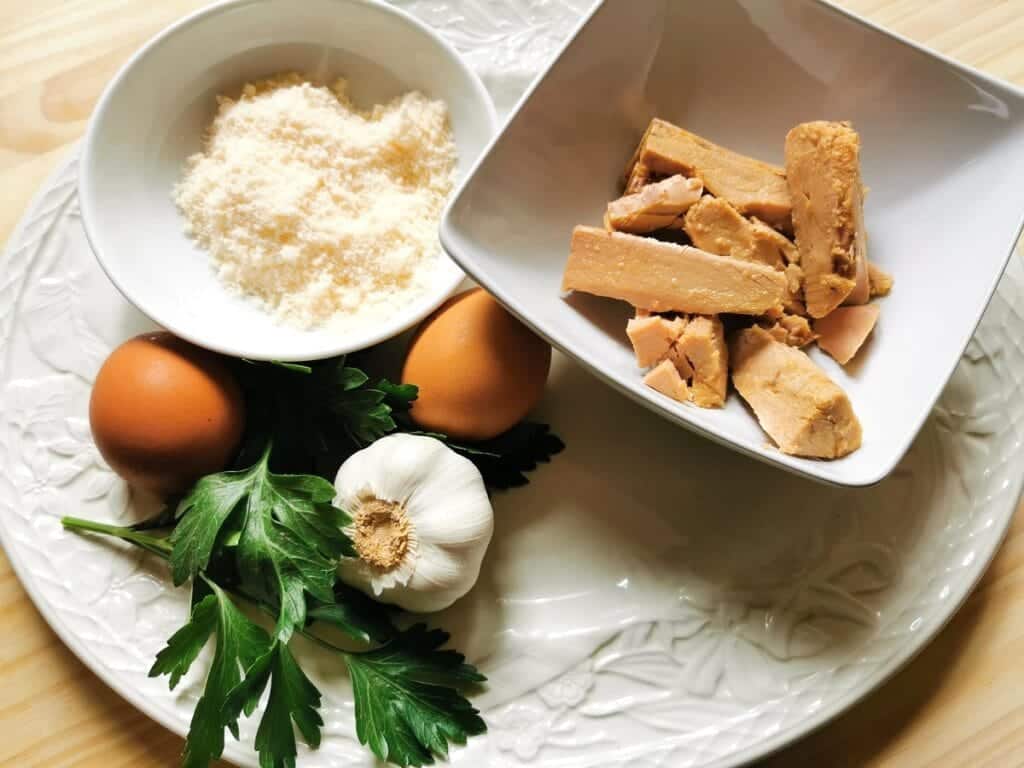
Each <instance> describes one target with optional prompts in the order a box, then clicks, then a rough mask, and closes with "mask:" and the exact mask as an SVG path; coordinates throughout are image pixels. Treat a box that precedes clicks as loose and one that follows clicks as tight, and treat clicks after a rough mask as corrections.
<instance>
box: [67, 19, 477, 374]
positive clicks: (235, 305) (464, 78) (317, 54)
mask: <svg viewBox="0 0 1024 768" xmlns="http://www.w3.org/2000/svg"><path fill="white" fill-rule="evenodd" d="M285 71H297V72H301V73H304V74H306V75H309V76H311V77H313V78H315V79H317V80H323V81H325V82H331V81H332V80H333V79H334V78H336V77H339V76H344V77H346V78H348V80H349V81H350V85H351V88H350V93H351V95H352V97H353V100H354V101H355V102H356V104H357V105H360V106H365V105H370V104H374V103H379V102H384V101H387V100H388V99H390V98H392V97H394V96H397V95H399V94H401V93H403V92H405V91H409V90H413V89H416V90H420V91H423V92H424V93H426V94H427V95H428V96H430V97H433V98H440V99H443V100H444V101H445V102H446V103H447V105H448V109H449V112H450V115H451V123H452V129H453V132H454V134H455V143H456V145H457V148H458V154H459V161H458V177H459V178H460V179H461V178H462V177H463V176H464V175H465V174H466V173H467V172H468V171H469V169H470V168H471V167H472V165H473V164H474V162H475V161H476V158H477V157H478V156H479V154H480V153H481V152H482V151H483V149H484V147H485V146H486V145H487V144H488V142H489V141H490V139H491V137H492V135H493V134H494V132H495V130H496V127H497V117H496V114H495V111H494V106H493V104H492V103H491V100H490V97H489V96H488V94H487V92H486V90H485V89H484V86H483V84H482V83H481V82H480V80H479V78H478V77H477V76H476V75H475V74H474V73H473V72H472V71H471V70H470V69H469V68H468V67H467V66H466V65H465V64H463V62H462V61H461V59H460V58H459V56H458V54H457V53H456V52H455V50H454V49H453V48H452V47H451V46H450V45H448V44H447V43H446V42H444V41H443V40H442V39H441V38H440V37H438V36H437V34H435V33H434V32H432V31H431V30H430V29H428V28H427V27H425V26H423V25H422V24H421V23H420V22H418V21H416V20H415V19H414V18H412V17H411V16H409V15H408V14H406V13H404V12H402V11H400V10H397V9H395V8H392V7H390V6H387V5H384V4H382V3H380V2H376V1H375V0H303V1H302V2H301V3H296V2H294V1H293V0H231V1H230V2H225V3H220V4H217V5H214V6H211V7H209V8H206V9H203V10H201V11H199V12H198V13H195V14H193V15H191V16H188V17H187V18H185V19H183V20H182V21H180V22H178V23H177V24H175V25H173V26H171V27H169V28H168V29H166V30H164V31H163V32H162V33H160V34H159V35H157V36H156V37H155V38H153V39H152V40H151V41H149V42H148V43H147V44H146V45H145V46H143V48H142V49H141V50H140V51H139V52H138V53H136V54H135V55H134V56H133V57H132V58H131V59H130V60H129V61H128V63H127V64H126V65H125V66H124V67H123V68H122V69H121V71H120V72H119V73H118V74H117V76H116V77H115V78H114V79H113V81H112V82H111V83H110V85H109V86H108V87H107V89H106V91H105V92H104V93H103V96H102V97H101V98H100V101H99V104H98V105H97V107H96V110H95V112H94V113H93V116H92V120H91V122H90V124H89V130H88V132H87V134H86V137H85V145H84V149H83V156H82V162H81V171H80V178H79V195H80V198H81V209H82V220H83V222H84V225H85V232H86V235H87V236H88V238H89V242H90V244H91V246H92V249H93V252H94V253H95V254H96V258H97V259H98V260H99V263H100V265H101V266H102V267H103V270H104V271H105V272H106V273H107V275H108V277H109V278H110V280H111V281H112V282H113V283H114V285H115V286H117V288H118V290H120V291H121V293H123V294H124V296H125V298H127V299H128V300H129V301H130V302H131V303H132V304H134V305H135V306H136V307H138V308H139V310H141V311H142V312H143V313H145V314H146V315H148V316H149V317H150V318H151V319H152V320H153V321H154V322H156V323H159V324H160V325H162V326H164V327H165V328H167V329H168V330H170V331H172V332H174V333H176V334H178V335H179V336H182V337H183V338H186V339H188V340H189V341H192V342H194V343H196V344H199V345H201V346H204V347H207V348H209V349H213V350H215V351H217V352H222V353H225V354H229V355H235V356H239V357H247V358H252V359H258V360H292V361H294V360H315V359H320V358H324V357H331V356H334V355H340V354H344V353H346V352H352V351H355V350H358V349H363V348H365V347H368V346H371V345H373V344H376V343H378V342H381V341H383V340H385V339H387V338H390V337H392V336H395V335H397V334H398V333H401V332H402V331H404V330H405V329H407V328H409V327H410V326H412V325H413V324H415V323H417V322H419V321H420V320H422V319H423V318H424V317H426V316H427V315H428V314H429V313H430V312H431V311H433V310H434V309H435V308H437V307H438V306H439V305H440V304H441V303H442V302H443V301H444V299H445V298H446V297H447V296H449V295H450V294H451V293H452V292H453V291H454V289H455V288H456V286H457V285H458V284H459V282H460V281H461V280H462V277H463V273H462V271H461V270H460V269H459V268H458V267H457V266H456V265H455V264H454V263H453V262H451V261H450V260H449V259H448V257H447V256H445V255H444V253H443V252H442V251H441V249H440V246H438V253H439V258H440V262H441V263H440V265H439V267H438V269H437V270H436V271H435V280H434V281H433V283H432V285H431V287H430V289H429V290H428V291H427V292H426V293H424V294H423V295H422V296H420V297H419V298H418V299H417V300H416V301H413V302H410V303H409V304H408V305H407V306H406V307H404V308H403V309H402V310H401V312H400V313H398V314H396V315H395V316H394V317H390V318H388V320H387V321H386V322H383V323H376V324H374V325H372V326H370V327H366V328H359V329H355V330H353V331H346V332H343V333H339V332H337V331H333V332H332V331H331V330H328V329H326V328H324V329H311V330H303V329H299V328H296V327H293V326H290V325H286V324H283V323H280V322H278V321H276V320H275V319H274V318H273V317H272V316H271V314H270V313H268V312H267V311H265V310H264V309H262V308H260V307H259V306H258V305H257V304H256V303H254V302H253V301H250V300H248V299H245V298H242V297H239V296H237V295H234V294H232V293H231V292H230V291H229V290H227V289H226V288H225V287H224V286H223V284H222V283H221V281H220V279H219V278H218V277H217V275H216V274H215V272H214V271H213V269H212V267H211V265H210V261H209V256H208V255H207V254H206V253H205V252H204V251H203V250H202V249H201V248H199V247H198V246H197V245H196V243H194V242H193V241H192V240H191V239H190V238H189V237H188V236H186V235H185V233H184V228H183V224H184V222H183V219H182V217H181V214H180V212H179V211H178V209H177V207H176V206H175V204H174V202H173V200H172V198H171V190H172V187H173V186H174V184H175V183H176V182H177V181H178V180H179V178H180V177H181V173H182V168H183V166H184V163H185V160H186V158H188V157H189V156H190V155H191V154H193V153H195V152H197V151H199V150H200V149H201V143H202V136H203V132H204V130H205V129H206V128H207V126H208V125H209V124H210V122H211V121H212V119H213V116H214V114H215V111H216V96H217V94H220V93H232V92H234V93H237V92H238V90H239V89H240V87H241V86H242V85H243V84H244V83H245V82H247V81H251V80H253V79H257V78H261V77H266V76H269V75H273V74H276V73H278V72H285Z"/></svg>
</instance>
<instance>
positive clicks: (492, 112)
mask: <svg viewBox="0 0 1024 768" xmlns="http://www.w3.org/2000/svg"><path fill="white" fill-rule="evenodd" d="M278 2H282V0H219V2H215V3H213V4H212V5H209V6H206V7H203V8H200V9H198V10H196V11H194V12H192V13H190V14H188V15H186V16H184V17H183V18H181V19H179V20H177V21H176V22H174V23H172V24H170V25H169V26H167V27H165V28H164V29H162V30H161V31H159V32H158V33H157V34H155V35H154V36H153V37H151V38H150V39H149V40H147V41H146V42H145V43H143V44H142V45H141V46H140V47H139V49H138V50H136V51H135V52H134V53H133V54H132V55H131V56H130V57H129V58H128V60H127V61H126V62H125V63H124V64H122V65H121V67H120V68H119V69H118V71H117V73H116V74H115V75H114V76H113V77H112V78H111V79H110V81H109V82H108V83H107V85H106V87H105V88H104V89H103V92H102V94H101V95H100V98H99V100H98V101H97V102H96V106H95V107H94V109H93V111H92V114H91V115H90V117H89V123H88V126H87V128H86V132H85V136H84V138H83V139H82V143H81V147H82V149H81V159H80V162H79V174H78V183H77V185H78V198H79V206H80V210H81V216H82V228H83V230H84V231H85V236H86V240H87V241H88V243H89V248H90V250H91V251H92V253H93V255H94V256H95V257H96V261H97V262H98V263H99V265H100V268H101V269H102V270H103V273H104V274H105V275H106V276H107V279H108V280H110V282H111V283H112V284H113V285H114V287H115V288H116V289H117V290H118V292H120V294H121V295H122V296H124V298H125V299H126V300H127V301H128V302H129V303H130V304H131V305H132V306H134V307H135V308H136V309H138V310H139V311H140V312H141V313H142V314H143V315H145V316H146V317H148V318H149V319H150V320H152V321H153V322H155V323H156V324H158V325H160V326H162V327H163V328H165V329H167V330H168V331H170V332H171V333H173V334H175V335H176V336H179V337H181V338H183V339H185V340H186V341H189V342H192V343H193V344H196V345H197V346H200V347H203V348H205V349H209V350H212V351H214V352H218V353H221V354H224V355H229V356H232V357H243V358H247V359H251V360H263V361H265V360H276V361H282V362H298V361H304V360H322V359H325V358H330V357H337V356H339V355H344V354H348V353H350V352H356V351H358V350H362V349H366V348H368V347H372V346H374V345H376V344H380V343H381V342H384V341H386V340H388V339H391V338H394V337H395V336H398V335H399V334H401V333H403V332H404V331H407V330H408V329H409V328H411V327H412V326H414V325H416V324H417V323H419V322H421V321H422V320H423V319H424V318H426V317H427V316H428V315H430V314H431V313H432V312H434V310H436V309H437V308H438V307H439V306H441V304H443V303H444V302H445V301H446V300H447V299H448V298H449V297H450V296H451V295H452V294H453V293H454V292H455V290H456V289H457V288H458V286H459V285H460V284H461V283H462V281H463V280H464V279H465V273H464V272H463V270H462V268H461V266H460V265H459V264H458V262H456V261H454V260H451V261H452V267H453V269H452V275H451V276H450V277H449V278H448V279H441V276H440V275H439V276H438V279H437V281H436V282H437V284H436V285H435V286H432V287H431V288H430V289H429V290H428V291H426V292H424V293H423V294H421V295H420V296H419V297H418V298H417V300H416V301H415V302H412V303H410V304H409V305H408V306H410V307H415V308H416V311H411V312H410V311H406V310H401V311H400V312H399V313H397V314H396V318H397V319H389V320H388V321H387V322H384V323H379V324H375V325H371V326H368V329H372V330H367V331H365V332H359V333H342V334H338V335H337V341H336V342H334V343H332V344H329V345H324V346H323V349H318V350H317V351H316V352H315V353H314V354H312V355H310V354H301V355H297V354H295V353H294V352H289V350H287V349H272V350H269V351H268V350H266V349H263V350H261V349H260V343H259V337H258V335H255V334H254V335H253V337H252V342H251V343H247V344H245V345H232V344H225V343H222V342H220V341H218V340H217V339H216V338H206V337H205V336H204V335H201V334H196V333H192V332H190V331H187V330H185V329H183V328H182V327H181V326H180V325H179V323H177V322H176V321H175V318H174V317H173V316H169V315H168V314H167V313H165V312H163V311H153V309H152V308H151V307H149V306H147V302H146V301H144V300H140V299H139V298H138V297H135V296H133V295H132V294H131V292H130V291H129V290H127V289H126V288H125V286H124V285H123V284H122V282H121V281H120V280H119V279H118V276H117V269H116V267H114V266H113V265H112V263H111V261H110V260H109V259H108V257H107V256H106V255H105V254H104V251H103V248H102V247H101V245H100V239H101V235H100V232H99V228H98V227H97V225H96V221H95V218H94V216H95V213H94V211H95V206H96V205H97V204H98V203H97V201H96V200H95V199H94V197H93V194H92V191H91V188H92V185H93V176H94V174H96V173H98V171H99V169H98V168H96V167H95V162H94V158H95V149H96V144H97V143H98V141H99V138H100V135H101V131H100V127H99V126H100V123H101V122H102V119H103V117H104V115H105V114H106V112H107V110H108V108H109V107H110V105H111V103H112V102H113V100H114V99H115V98H116V95H117V93H118V91H119V90H120V87H121V85H122V83H123V82H124V80H125V78H126V77H127V76H128V74H129V73H130V72H131V71H132V70H133V69H134V68H135V67H136V65H137V64H138V63H139V62H140V61H141V60H143V59H144V58H145V57H146V56H148V55H149V54H150V53H152V52H153V51H154V50H155V49H157V48H158V47H159V46H161V45H163V44H164V43H165V42H166V41H167V40H169V39H170V38H172V37H175V36H177V35H180V34H181V33H183V32H186V31H187V30H188V29H190V28H191V27H194V26H196V25H198V24H201V23H203V22H205V21H207V20H209V19H211V18H214V17H216V16H220V15H221V14H223V13H225V12H227V11H233V10H236V9H238V8H242V7H246V6H257V5H264V4H267V3H278ZM329 2H332V3H336V4H337V5H339V6H340V7H344V6H355V5H362V6H368V7H371V8H373V9H375V10H378V11H382V12H383V13H384V14H385V15H389V16H390V17H391V18H392V19H393V21H394V22H395V23H398V24H405V25H406V26H408V27H411V28H412V29H414V30H416V31H417V32H418V33H419V34H421V35H423V36H424V37H426V38H427V39H428V40H430V41H431V42H432V43H433V44H434V45H436V46H437V47H439V48H440V49H441V50H442V51H443V53H444V54H446V55H447V56H448V58H449V59H450V60H451V61H452V62H453V63H454V64H455V65H456V66H457V67H458V69H459V70H460V71H461V72H462V73H463V75H465V76H466V78H467V81H468V83H469V85H470V92H471V93H472V94H473V96H474V97H475V101H476V102H477V103H478V104H479V105H480V106H481V107H482V108H483V110H484V113H485V117H486V121H487V129H488V130H489V132H490V137H489V139H488V142H487V144H486V146H488V147H489V146H490V140H492V139H493V138H494V137H495V135H497V133H498V130H499V128H500V123H499V120H498V113H497V110H496V108H495V106H494V101H493V99H492V98H491V95H490V93H489V92H488V91H487V89H486V87H485V86H484V84H483V81H482V80H481V79H480V76H479V75H478V74H477V73H476V72H475V71H474V70H473V69H472V68H471V67H470V66H469V65H468V64H467V63H466V62H465V61H464V60H463V58H462V57H461V56H460V55H459V53H458V51H457V50H456V49H455V47H454V46H453V45H452V44H451V43H449V42H448V41H447V40H445V39H444V38H443V37H441V35H440V34H439V33H438V32H437V31H435V30H434V29H432V28H430V27H429V26H427V25H426V24H425V23H424V22H422V21H420V20H419V19H417V18H416V17H415V16H413V15H412V14H411V13H409V12H408V11H405V10H403V9H401V8H398V7H396V6H394V5H391V4H389V3H386V2H383V0H329ZM477 159H479V158H477ZM470 168H471V170H472V169H475V168H476V162H475V161H474V163H473V164H472V165H471V167H470ZM460 184H461V182H459V183H457V184H456V185H455V186H456V188H458V187H459V186H460ZM452 194H454V190H453V193H452ZM439 241H440V237H439ZM438 255H439V256H440V257H442V258H447V255H446V252H445V249H444V248H443V246H441V245H440V244H439V245H438ZM172 314H173V313H172ZM295 332H296V333H297V334H299V333H302V331H301V329H295Z"/></svg>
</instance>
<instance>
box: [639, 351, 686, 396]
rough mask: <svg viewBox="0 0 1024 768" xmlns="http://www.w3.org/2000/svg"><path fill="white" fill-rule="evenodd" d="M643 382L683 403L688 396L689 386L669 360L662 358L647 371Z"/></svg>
mask: <svg viewBox="0 0 1024 768" xmlns="http://www.w3.org/2000/svg"><path fill="white" fill-rule="evenodd" d="M644 384H646V385H647V386H648V387H650V388H651V389H654V390H657V391H658V392H661V394H663V395H667V396H668V397H671V398H672V399H673V400H678V401H679V402H680V403H685V402H686V401H687V400H689V397H690V388H689V387H688V386H687V385H686V381H685V380H684V379H683V377H682V376H680V375H679V371H677V370H676V367H675V366H674V365H672V362H671V361H670V360H662V361H661V362H660V363H658V365H656V366H655V367H654V368H652V369H651V370H650V371H648V373H647V375H646V376H644Z"/></svg>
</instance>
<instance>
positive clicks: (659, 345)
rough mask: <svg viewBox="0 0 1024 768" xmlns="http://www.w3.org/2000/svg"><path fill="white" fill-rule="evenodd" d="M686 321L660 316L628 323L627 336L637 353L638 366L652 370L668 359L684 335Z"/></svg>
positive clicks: (637, 318) (634, 319) (637, 319)
mask: <svg viewBox="0 0 1024 768" xmlns="http://www.w3.org/2000/svg"><path fill="white" fill-rule="evenodd" d="M685 329H686V320H685V319H683V318H675V319H673V320H669V319H668V318H665V317H661V316H660V315H647V316H646V317H634V318H633V319H632V320H630V321H629V322H628V323H626V335H627V336H628V337H629V341H630V343H631V344H632V345H633V351H634V352H635V353H636V364H637V365H638V366H640V367H641V368H650V367H651V366H652V365H657V364H658V363H660V362H661V361H662V360H664V359H666V358H667V357H668V355H669V352H670V351H671V350H672V346H673V345H674V344H675V343H676V341H678V340H679V337H680V336H682V335H683V331H684V330H685Z"/></svg>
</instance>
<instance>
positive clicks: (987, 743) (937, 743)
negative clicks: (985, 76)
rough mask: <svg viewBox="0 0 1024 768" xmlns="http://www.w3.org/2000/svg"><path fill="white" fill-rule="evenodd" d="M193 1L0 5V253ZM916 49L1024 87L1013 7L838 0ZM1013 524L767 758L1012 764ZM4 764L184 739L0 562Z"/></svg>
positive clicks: (113, 758)
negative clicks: (882, 654)
mask: <svg viewBox="0 0 1024 768" xmlns="http://www.w3.org/2000/svg"><path fill="white" fill-rule="evenodd" d="M203 4H204V3H203V2H200V0H160V2H152V0H0V242H6V240H7V238H8V236H9V235H10V233H11V230H12V229H13V228H14V225H15V224H16V223H17V221H18V219H19V218H20V216H21V214H22V212H23V211H24V209H25V207H26V205H27V204H28V202H29V200H30V199H31V197H32V195H33V194H35V192H36V190H37V189H38V187H39V185H40V184H41V183H42V181H43V180H44V179H45V178H46V176H47V175H48V174H49V173H50V172H51V171H52V170H53V168H54V167H55V166H56V164H57V162H58V161H59V160H60V158H61V157H62V156H63V155H64V154H65V153H66V152H67V149H68V147H69V145H70V144H71V143H73V142H74V141H75V139H77V138H78V137H79V136H80V135H81V134H82V132H83V131H84V129H85V124H86V120H87V119H88V116H89V113H90V111H91V109H92V107H93V105H94V104H95V102H96V99H97V97H98V96H99V93H100V91H101V90H102V88H103V85H104V84H105V83H106V82H107V80H108V79H109V78H110V76H111V75H112V74H113V73H114V72H115V71H116V69H117V67H118V66H119V65H120V64H121V63H122V62H123V61H124V60H125V59H126V58H127V57H128V56H129V55H130V54H131V52H132V51H133V50H135V49H136V48H137V47H138V46H139V45H140V44H141V43H142V42H143V41H145V40H146V39H147V38H148V37H150V36H151V35H153V34H154V33H156V32H157V31H158V30H159V29H161V28H162V27H164V26H166V25H167V24H169V23H170V22H172V21H174V20H175V19H177V18H179V17H181V16H182V15H183V14H185V13H187V12H189V11H191V10H193V9H195V8H197V7H199V6H201V5H203ZM839 4H840V5H842V6H844V7H847V8H849V9H850V10H853V11H855V12H856V13H859V14H861V15H863V16H866V17H867V18H869V19H871V20H872V21H875V22H876V23H878V24H881V25H883V26H885V27H888V28H890V29H892V30H894V31H896V32H898V33H900V34H902V35H905V36H907V37H909V38H911V39H913V40H916V41H918V42H921V43H924V44H925V45H928V46H931V47H933V48H935V49H937V50H939V51H942V52H943V53H945V54H947V55H949V56H952V57H954V58H957V59H960V60H962V61H964V62H966V63H968V64H971V65H974V66H977V67H980V68H982V69H984V70H985V71H987V72H989V73H991V74H993V75H996V76H998V77H1003V78H1006V79H1008V80H1012V81H1015V82H1017V83H1019V84H1024V0H843V2H840V3H839ZM1022 598H1024V521H1022V520H1021V519H1020V518H1019V517H1018V520H1017V521H1016V522H1015V523H1014V525H1013V527H1012V529H1011V531H1010V534H1009V537H1008V539H1007V541H1006V543H1005V544H1004V546H1003V548H1002V550H1001V551H1000V553H999V555H998V557H997V558H996V560H995V563H994V564H993V565H992V567H991V568H990V569H989V571H988V573H987V574H986V576H985V577H984V579H983V581H982V582H981V584H980V586H979V587H978V589H977V590H976V591H975V592H974V594H973V595H972V596H971V598H970V599H969V600H968V602H967V604H966V605H965V606H964V608H963V609H962V610H961V611H960V613H959V614H958V615H957V616H956V618H955V619H954V620H953V621H952V622H951V623H950V625H949V626H948V627H947V628H946V629H945V630H943V632H942V633H941V634H940V635H939V637H938V638H937V639H936V641H935V642H933V643H932V644H931V645H930V646H929V647H928V648H927V649H926V650H925V651H924V652H923V653H922V654H921V655H920V656H919V657H918V658H917V659H916V660H915V661H913V662H912V663H911V664H910V665H909V666H908V667H907V668H906V669H905V670H904V671H903V672H901V673H900V674H899V675H897V676H896V677H895V678H894V679H893V680H892V681H890V682H889V683H888V684H887V685H885V686H883V687H882V688H881V689H880V690H879V691H877V692H876V693H875V694H874V695H872V696H871V697H869V698H868V699H867V700H865V701H864V702H862V703H861V704H860V705H858V706H857V707H855V708H854V709H853V710H852V711H851V712H849V713H847V714H846V715H844V716H843V717H841V718H839V719H838V720H836V721H835V722H834V723H832V724H830V725H828V726H826V727H825V728H823V729H822V730H820V731H818V732H817V733H815V734H813V735H811V736H810V737H809V738H807V739H805V740H804V741H802V742H800V743H798V744H797V745H795V746H793V747H790V748H789V749H787V750H785V751H783V752H781V753H779V754H777V755H776V756H774V757H773V758H771V759H769V760H767V761H765V763H764V766H765V768H788V766H802V765H811V766H830V767H843V766H890V767H892V766H898V767H899V768H918V767H920V766H942V767H943V768H956V767H958V766H964V768H967V767H968V766H970V767H972V768H973V767H974V766H983V765H987V766H1018V765H1024V697H1022V696H1021V695H1020V691H1021V689H1022V688H1024V667H1022V665H1020V664H1017V663H1015V662H1016V660H1017V659H1020V658H1024V599H1022ZM0 622H2V626H3V631H4V638H3V641H0V765H5V766H7V765H10V766H19V768H32V767H33V766H47V768H54V767H57V768H122V767H124V768H127V767H128V766H131V767H132V768H150V767H151V766H152V767H153V768H156V767H157V766H160V767H161V768H163V767H165V766H172V765H175V764H176V762H177V758H178V755H179V754H180V751H181V746H182V743H181V739H180V738H178V737H176V736H174V735H173V734H171V733H169V732H168V731H166V730H165V729H163V728H162V727H161V726H159V725H157V724H156V723H154V722H153V721H151V720H149V719H148V718H146V717H145V716H143V715H141V714H139V713H138V712H136V711H135V710H134V709H133V708H132V707H131V706H130V705H128V704H127V703H126V702H124V701H123V700H122V699H121V698H120V697H119V696H118V695H117V694H115V693H113V692H112V691H110V690H109V689H108V688H107V687H106V686H105V685H104V684H103V683H102V682H100V681H99V679H98V678H96V677H95V676H94V675H93V674H92V673H91V672H89V671H88V670H87V669H86V668H85V667H84V666H83V665H82V664H81V663H80V662H79V661H78V660H77V659H76V658H75V657H74V656H73V655H72V654H71V653H70V651H68V650H67V649H66V648H65V647H64V646H63V645H62V644H61V642H60V641H59V640H58V639H57V637H56V636H55V635H54V634H53V632H52V631H51V630H50V629H49V628H48V626H47V625H46V623H45V622H44V621H43V619H42V617H41V616H40V615H39V614H38V613H37V612H36V610H35V608H34V607H33V605H32V603H31V602H30V601H29V599H28V597H27V596H26V595H25V592H24V590H23V589H22V588H21V585H20V584H19V583H18V581H17V578H16V577H15V575H14V573H13V571H12V570H11V567H10V565H9V564H8V562H7V560H6V559H5V558H4V557H3V555H2V554H0Z"/></svg>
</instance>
